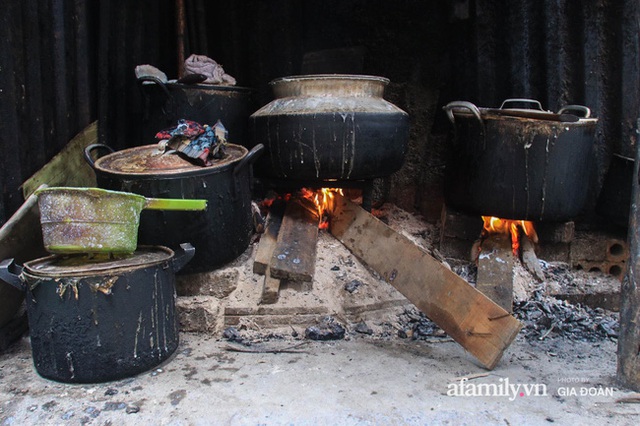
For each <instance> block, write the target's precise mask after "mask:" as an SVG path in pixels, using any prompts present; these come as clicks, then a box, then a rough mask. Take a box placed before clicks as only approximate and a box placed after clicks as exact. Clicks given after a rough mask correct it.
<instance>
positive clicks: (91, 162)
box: [84, 143, 115, 168]
mask: <svg viewBox="0 0 640 426" xmlns="http://www.w3.org/2000/svg"><path fill="white" fill-rule="evenodd" d="M96 149H104V150H105V151H109V154H111V153H113V152H115V151H114V150H113V148H111V147H110V146H109V145H104V144H101V143H94V144H91V145H89V146H87V147H86V148H85V149H84V159H85V160H87V163H89V165H90V166H91V167H92V168H94V164H95V160H94V159H93V156H92V155H91V152H93V151H94V150H96ZM98 158H100V157H98Z"/></svg>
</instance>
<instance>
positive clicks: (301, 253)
mask: <svg viewBox="0 0 640 426" xmlns="http://www.w3.org/2000/svg"><path fill="white" fill-rule="evenodd" d="M318 220H319V219H318V215H317V214H314V213H312V212H311V211H309V210H308V209H307V208H305V207H304V206H303V205H302V204H300V203H299V202H297V201H296V200H294V199H292V200H290V201H289V203H288V204H287V208H286V210H285V213H284V217H283V219H282V225H281V226H280V232H279V233H278V241H277V244H276V247H275V249H274V250H273V256H272V257H271V262H270V263H269V270H270V272H271V276H272V277H273V278H278V279H283V280H288V281H312V280H313V274H314V272H315V264H316V243H317V240H318Z"/></svg>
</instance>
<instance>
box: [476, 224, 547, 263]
mask: <svg viewBox="0 0 640 426" xmlns="http://www.w3.org/2000/svg"><path fill="white" fill-rule="evenodd" d="M482 221H483V222H484V228H483V231H485V232H486V233H488V234H510V235H511V250H513V255H514V256H517V255H518V251H519V250H520V232H519V230H520V229H521V230H522V231H523V232H524V233H525V235H526V236H527V237H529V239H531V241H533V242H534V243H537V242H538V234H537V233H536V230H535V229H534V228H533V222H530V221H528V220H511V219H500V218H497V217H495V216H482Z"/></svg>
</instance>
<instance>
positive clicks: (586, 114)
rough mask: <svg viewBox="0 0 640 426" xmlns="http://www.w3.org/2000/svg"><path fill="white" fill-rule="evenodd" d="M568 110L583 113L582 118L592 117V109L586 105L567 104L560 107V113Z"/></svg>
mask: <svg viewBox="0 0 640 426" xmlns="http://www.w3.org/2000/svg"><path fill="white" fill-rule="evenodd" d="M568 111H574V112H576V111H577V112H578V113H582V118H589V117H591V110H590V109H589V108H588V107H586V106H584V105H566V106H564V107H562V108H560V111H558V114H565V113H567V112H568Z"/></svg>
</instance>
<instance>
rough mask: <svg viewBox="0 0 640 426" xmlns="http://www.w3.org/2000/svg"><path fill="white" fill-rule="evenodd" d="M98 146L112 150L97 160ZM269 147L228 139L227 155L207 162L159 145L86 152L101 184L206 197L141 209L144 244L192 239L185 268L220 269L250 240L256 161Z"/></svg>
mask: <svg viewBox="0 0 640 426" xmlns="http://www.w3.org/2000/svg"><path fill="white" fill-rule="evenodd" d="M99 149H103V150H108V151H109V152H111V154H108V155H105V156H103V157H101V158H99V159H97V160H95V161H94V160H93V156H92V152H93V151H97V150H99ZM263 149H264V147H263V146H262V145H257V146H255V147H254V148H253V149H252V150H251V151H250V152H247V149H246V148H244V147H243V146H240V145H233V144H228V145H227V150H226V151H227V157H226V158H225V159H223V160H220V161H218V162H216V164H214V165H212V166H208V167H200V166H196V165H193V164H191V163H190V162H188V161H187V160H184V159H182V157H180V156H178V155H173V154H169V155H159V153H158V149H157V146H156V145H145V146H140V147H135V148H129V149H125V150H122V151H118V152H113V150H112V149H111V148H109V147H108V146H106V145H99V144H96V145H90V146H88V147H87V148H86V150H85V158H86V160H87V161H88V162H89V164H90V165H91V166H92V167H93V168H94V170H95V172H96V176H97V179H98V186H99V187H101V188H105V189H112V190H115V191H124V192H133V193H134V194H140V195H143V196H145V197H152V198H184V199H206V200H207V209H206V210H205V211H201V212H189V211H161V210H155V211H151V210H144V211H143V212H142V214H141V215H140V226H139V228H138V241H139V243H140V244H148V245H163V246H168V247H171V248H174V247H177V246H178V245H179V244H180V243H181V242H182V241H189V242H191V244H193V246H194V247H195V248H196V255H195V257H194V259H193V261H192V262H190V263H189V265H188V266H187V267H186V268H185V272H202V271H208V270H212V269H215V268H217V267H219V266H221V265H223V264H225V263H227V262H230V261H232V260H233V259H235V258H237V257H238V256H239V255H240V254H242V253H243V252H244V251H245V250H246V249H247V247H248V246H249V243H250V241H251V234H252V233H253V218H252V214H251V180H252V179H251V178H252V173H251V164H252V163H253V162H254V161H255V160H256V159H257V158H258V157H259V156H260V154H261V153H262V150H263Z"/></svg>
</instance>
